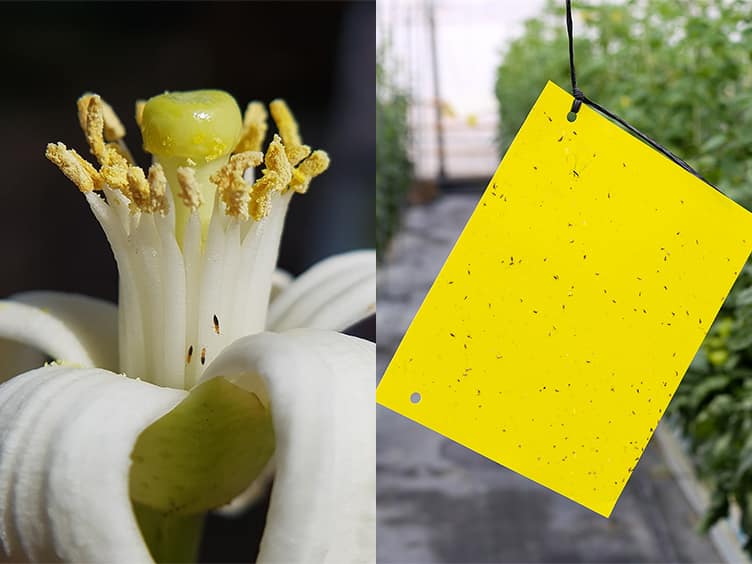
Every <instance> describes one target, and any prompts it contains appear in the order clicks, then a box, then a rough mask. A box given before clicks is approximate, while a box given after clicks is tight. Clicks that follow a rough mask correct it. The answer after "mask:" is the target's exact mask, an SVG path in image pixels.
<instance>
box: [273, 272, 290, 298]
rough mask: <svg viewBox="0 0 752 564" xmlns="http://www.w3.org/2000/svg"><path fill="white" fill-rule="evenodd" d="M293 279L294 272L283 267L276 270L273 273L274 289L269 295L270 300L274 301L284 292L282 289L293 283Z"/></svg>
mask: <svg viewBox="0 0 752 564" xmlns="http://www.w3.org/2000/svg"><path fill="white" fill-rule="evenodd" d="M292 280H293V278H292V274H290V273H289V272H287V271H286V270H282V269H281V268H278V269H277V270H275V271H274V273H273V274H272V291H271V293H270V295H269V299H270V301H274V299H275V298H276V297H277V296H279V295H280V293H282V290H284V289H285V288H287V287H288V286H289V285H290V284H291V283H292Z"/></svg>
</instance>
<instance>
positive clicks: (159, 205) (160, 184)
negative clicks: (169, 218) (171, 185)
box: [149, 163, 169, 215]
mask: <svg viewBox="0 0 752 564" xmlns="http://www.w3.org/2000/svg"><path fill="white" fill-rule="evenodd" d="M149 187H150V188H151V191H150V194H151V202H150V204H149V207H150V211H152V212H157V211H158V212H159V213H161V214H162V215H165V214H166V213H167V212H168V211H169V203H168V200H167V178H166V177H165V173H164V169H163V168H162V165H160V164H159V163H154V164H153V165H151V166H150V167H149Z"/></svg>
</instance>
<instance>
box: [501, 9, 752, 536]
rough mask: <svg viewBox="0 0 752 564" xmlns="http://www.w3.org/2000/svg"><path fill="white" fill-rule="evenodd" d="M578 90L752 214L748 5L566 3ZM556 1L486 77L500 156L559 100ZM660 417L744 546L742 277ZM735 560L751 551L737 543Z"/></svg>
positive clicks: (748, 450)
mask: <svg viewBox="0 0 752 564" xmlns="http://www.w3.org/2000/svg"><path fill="white" fill-rule="evenodd" d="M574 13H575V30H574V31H575V61H576V68H577V82H578V86H579V87H580V88H581V89H582V90H583V91H584V92H585V94H586V95H587V96H589V97H590V98H592V99H593V100H595V101H597V102H598V103H599V104H601V105H603V106H605V107H606V108H608V109H610V110H611V111H612V112H614V113H616V114H617V115H619V116H620V117H622V118H623V119H625V120H626V121H628V122H629V123H631V124H632V125H633V126H635V127H636V128H638V129H639V130H641V131H642V132H643V133H645V134H647V135H648V136H650V137H652V138H654V139H656V140H657V141H658V142H659V143H661V144H662V145H664V146H666V147H668V148H669V149H670V150H671V151H673V152H674V153H675V154H677V155H678V156H680V157H681V158H683V159H684V160H686V161H687V162H688V163H690V164H691V165H692V166H693V167H694V168H695V169H696V170H698V171H699V172H700V174H702V175H703V176H704V177H705V178H707V179H708V180H709V181H710V182H712V183H713V184H715V185H716V186H718V187H719V188H720V189H721V190H722V191H723V192H724V193H725V194H727V195H728V196H730V197H731V198H733V199H734V200H736V201H737V202H739V203H741V204H742V205H744V206H745V207H746V208H747V209H752V159H751V158H750V157H752V47H751V46H752V20H750V13H752V2H750V1H749V0H692V1H690V0H626V1H622V2H615V1H613V0H612V1H605V2H598V3H594V2H585V1H582V2H579V1H577V2H575V3H574ZM564 21H565V20H564V2H559V1H554V0H550V1H549V2H548V4H547V5H546V7H545V9H544V11H543V13H542V14H541V15H540V17H536V18H535V19H532V20H529V21H528V22H527V23H526V26H525V30H524V33H523V34H522V35H521V37H520V38H518V39H517V40H515V41H514V42H513V43H511V44H510V45H509V47H508V49H506V50H505V52H504V54H503V60H502V63H501V65H500V66H499V68H498V72H497V82H496V95H497V98H498V101H499V106H500V111H501V120H500V129H499V133H498V140H499V148H500V150H501V152H502V153H503V152H504V151H505V150H506V148H507V147H508V146H509V144H510V143H511V141H512V139H513V138H514V135H515V134H516V132H517V130H518V129H519V127H520V125H521V124H522V122H523V120H524V119H525V116H526V115H527V113H528V111H529V110H530V108H531V107H532V104H533V102H534V101H535V99H536V98H537V96H538V94H539V93H540V91H541V89H542V88H543V86H544V85H545V83H546V81H547V80H553V81H554V82H556V83H557V84H559V85H560V86H562V87H564V88H567V89H569V88H570V80H569V60H568V57H567V36H566V28H565V25H564ZM670 414H671V415H672V416H673V420H674V422H675V423H676V424H677V426H678V427H679V428H680V429H681V430H682V432H683V434H684V436H685V438H686V440H687V443H688V445H689V447H690V450H691V452H692V454H693V455H694V459H695V462H696V464H697V467H698V469H699V471H700V474H701V475H702V476H703V477H704V479H705V480H706V481H707V483H708V484H709V485H710V486H711V489H712V491H713V499H712V505H711V508H710V510H709V512H708V514H707V515H706V518H705V521H704V523H703V525H704V527H705V528H708V527H710V526H712V524H713V523H715V522H716V521H717V520H718V519H720V518H722V517H724V516H726V515H727V514H728V512H729V504H730V503H733V502H735V503H736V504H738V506H739V508H740V510H741V527H742V530H743V531H744V532H745V533H746V535H747V537H748V538H750V537H752V267H750V266H749V265H748V266H747V267H746V268H745V270H744V272H743V273H742V276H741V277H740V278H739V280H738V281H737V283H736V285H735V287H734V290H733V291H732V293H731V295H730V296H729V298H728V300H727V301H726V304H725V305H724V307H723V309H722V312H721V314H720V315H719V317H718V319H717V321H716V323H715V325H714V326H713V328H712V329H711V331H710V334H709V335H708V337H707V339H706V341H705V344H704V345H703V348H702V350H701V351H700V353H699V354H698V356H697V358H696V359H695V361H694V363H693V365H692V368H691V369H690V371H689V372H688V374H687V376H686V377H685V378H684V381H683V382H682V384H681V386H680V388H679V390H678V392H677V394H676V396H675V398H674V401H673V402H672V404H671V408H670ZM746 548H747V550H748V551H749V550H750V549H751V548H752V543H750V542H749V541H748V543H747V547H746Z"/></svg>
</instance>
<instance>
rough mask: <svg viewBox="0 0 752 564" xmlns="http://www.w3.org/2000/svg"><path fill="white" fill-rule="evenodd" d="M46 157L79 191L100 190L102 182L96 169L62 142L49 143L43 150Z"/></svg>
mask: <svg viewBox="0 0 752 564" xmlns="http://www.w3.org/2000/svg"><path fill="white" fill-rule="evenodd" d="M45 156H46V157H47V159H48V160H49V161H50V162H52V163H53V164H54V165H56V166H57V167H58V168H59V169H60V170H61V171H62V173H63V174H64V175H65V176H67V177H68V178H69V179H70V180H71V181H72V182H73V183H74V184H75V185H76V186H77V187H78V189H79V190H80V191H81V192H91V191H92V190H100V189H101V188H102V185H103V184H104V182H103V180H102V176H101V175H100V174H99V172H97V170H96V169H95V168H94V167H93V166H92V165H91V163H89V162H88V161H87V160H85V159H84V158H83V157H82V156H81V155H79V154H78V153H77V152H76V151H75V150H73V149H68V148H67V147H66V146H65V145H64V144H62V143H49V144H48V145H47V150H46V151H45Z"/></svg>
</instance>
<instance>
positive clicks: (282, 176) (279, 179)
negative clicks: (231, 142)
mask: <svg viewBox="0 0 752 564" xmlns="http://www.w3.org/2000/svg"><path fill="white" fill-rule="evenodd" d="M264 164H265V165H266V168H265V169H264V170H263V171H262V176H261V178H259V179H258V180H257V181H256V182H254V183H253V186H252V187H251V199H250V202H249V203H248V212H249V214H250V216H251V217H252V218H253V219H255V220H257V221H258V220H260V219H263V218H264V217H266V216H267V215H269V210H270V208H271V193H272V191H277V192H282V191H283V190H284V189H285V188H287V185H288V184H289V183H290V180H291V179H292V166H291V165H290V161H288V160H287V154H286V153H285V146H284V145H283V144H282V140H281V139H280V137H279V135H275V136H274V140H273V141H272V142H271V143H270V144H269V148H268V149H267V151H266V156H265V158H264Z"/></svg>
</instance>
